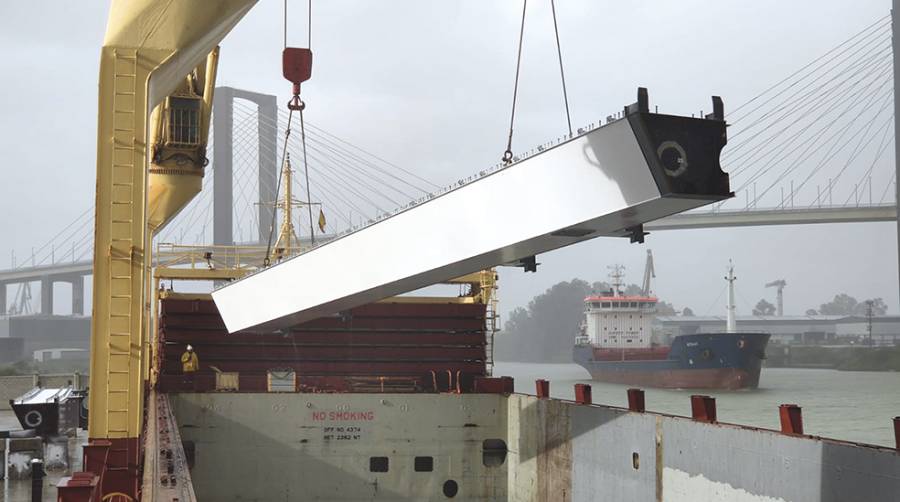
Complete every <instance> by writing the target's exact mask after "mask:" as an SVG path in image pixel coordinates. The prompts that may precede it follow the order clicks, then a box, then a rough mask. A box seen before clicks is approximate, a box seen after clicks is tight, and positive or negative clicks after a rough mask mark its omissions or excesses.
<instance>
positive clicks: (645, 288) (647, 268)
mask: <svg viewBox="0 0 900 502" xmlns="http://www.w3.org/2000/svg"><path fill="white" fill-rule="evenodd" d="M651 277H652V278H655V277H656V270H655V269H654V268H653V251H651V250H649V249H648V250H647V262H646V264H645V265H644V284H643V285H642V286H641V294H642V295H644V296H649V295H650V278H651Z"/></svg>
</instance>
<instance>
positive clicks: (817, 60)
mask: <svg viewBox="0 0 900 502" xmlns="http://www.w3.org/2000/svg"><path fill="white" fill-rule="evenodd" d="M889 17H890V15H886V16H884V17H882V18H880V19H878V20H877V21H875V22H874V23H872V24H870V25H868V26H866V27H865V28H863V29H862V30H860V31H859V32H857V33H856V34H855V35H853V36H851V37H850V38H848V39H847V40H844V41H843V42H841V43H840V44H838V45H836V46H835V47H833V48H831V49H830V50H829V51H828V52H826V53H825V54H822V55H821V56H819V57H818V58H816V59H814V60H813V61H810V62H809V63H808V64H807V65H805V66H803V67H802V68H800V69H799V70H797V71H795V72H794V73H792V74H790V75H788V76H787V77H785V78H783V79H782V80H780V81H779V82H778V83H776V84H775V85H772V86H771V87H769V88H768V89H766V90H764V91H763V92H761V93H759V94H757V95H756V96H755V97H754V98H752V99H750V100H749V101H747V102H745V103H744V104H742V105H740V106H738V107H737V108H735V109H734V110H732V111H731V113H732V114H733V113H735V112H737V111H739V110H741V109H743V108H745V107H746V106H748V105H750V104H751V103H753V102H754V101H756V100H757V99H759V98H761V97H763V96H765V95H766V94H767V93H769V92H771V91H772V90H774V89H776V88H777V87H778V86H780V85H781V84H783V83H785V82H787V81H788V80H790V79H791V78H793V77H795V76H797V75H799V74H800V73H802V72H803V71H804V70H806V69H807V68H809V67H810V66H812V65H814V64H815V63H817V62H819V61H821V60H822V59H824V58H825V57H826V56H828V55H829V54H831V53H832V52H834V51H836V50H838V49H840V48H841V47H842V46H844V45H845V44H847V43H848V42H850V41H851V40H854V39H855V38H857V37H859V36H860V35H862V34H864V33H866V32H869V31H870V30H872V29H873V28H876V27H878V28H883V27H884V26H885V25H886V24H890V23H886V20H887V19H888V18H889ZM878 25H881V26H878ZM873 31H874V30H873ZM854 45H855V44H854ZM851 47H852V46H851ZM832 59H833V58H832ZM830 61H831V60H829V61H826V63H828V62H830ZM819 68H821V66H819ZM813 71H815V69H814V70H813ZM782 92H784V91H782ZM751 113H752V112H751ZM745 116H746V114H745ZM732 123H733V121H732Z"/></svg>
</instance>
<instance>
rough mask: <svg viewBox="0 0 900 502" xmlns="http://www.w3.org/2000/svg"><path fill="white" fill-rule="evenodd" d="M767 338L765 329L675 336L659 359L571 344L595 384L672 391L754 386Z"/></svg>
mask: <svg viewBox="0 0 900 502" xmlns="http://www.w3.org/2000/svg"><path fill="white" fill-rule="evenodd" d="M768 342H769V335H768V334H766V333H709V334H697V335H683V336H679V337H676V338H675V340H674V341H673V343H672V347H671V350H670V351H669V354H668V356H667V357H666V358H665V359H653V360H642V359H640V358H639V355H636V353H635V351H630V352H628V357H627V358H626V357H624V356H623V358H622V359H621V360H613V359H612V358H611V357H610V354H609V352H608V351H606V352H604V355H605V356H606V357H603V358H597V357H596V355H597V352H596V351H595V350H594V347H592V346H589V345H580V346H576V347H575V349H574V360H575V362H576V363H578V364H579V365H581V366H582V367H584V368H585V369H586V370H587V371H588V372H589V373H590V374H591V378H592V379H594V380H597V381H600V382H608V383H616V384H625V385H636V386H642V387H658V388H675V389H728V390H737V389H755V388H757V387H759V377H760V373H761V371H762V361H763V359H765V349H766V345H767V344H768Z"/></svg>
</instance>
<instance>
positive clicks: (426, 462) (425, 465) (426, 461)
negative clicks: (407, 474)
mask: <svg viewBox="0 0 900 502" xmlns="http://www.w3.org/2000/svg"><path fill="white" fill-rule="evenodd" d="M413 467H414V468H415V470H416V472H432V471H433V470H434V457H416V458H415V460H414V461H413Z"/></svg>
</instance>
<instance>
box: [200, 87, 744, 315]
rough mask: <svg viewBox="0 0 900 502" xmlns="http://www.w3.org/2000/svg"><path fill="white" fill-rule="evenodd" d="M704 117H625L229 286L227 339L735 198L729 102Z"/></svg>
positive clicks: (635, 234) (636, 107)
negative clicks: (725, 166) (728, 159)
mask: <svg viewBox="0 0 900 502" xmlns="http://www.w3.org/2000/svg"><path fill="white" fill-rule="evenodd" d="M713 102H714V110H715V111H714V113H713V114H710V115H709V116H707V118H696V119H695V118H690V117H678V116H671V115H660V114H654V113H650V112H649V105H648V102H647V94H646V90H644V89H640V90H639V92H638V102H637V103H635V104H633V105H631V106H628V107H626V108H625V113H624V114H623V118H622V119H620V120H615V121H612V122H608V123H607V124H606V125H604V126H602V127H597V128H596V129H593V130H590V131H587V132H585V133H583V134H580V135H578V136H575V137H573V138H572V139H569V140H567V141H564V142H561V143H559V144H557V145H554V146H552V147H549V148H547V149H544V150H543V151H541V152H539V153H537V154H534V155H531V156H529V157H527V158H524V159H522V160H520V161H518V162H516V163H514V164H512V165H510V166H508V167H506V168H504V169H501V170H498V171H495V172H493V173H491V174H488V175H486V176H484V177H482V178H479V179H477V180H476V181H473V182H471V183H469V184H466V185H464V186H462V187H460V188H458V189H456V190H453V191H450V192H447V193H444V194H442V195H440V196H437V197H434V198H433V199H431V200H428V201H427V202H424V203H422V204H419V205H416V206H414V207H412V208H410V209H407V210H405V211H403V212H400V213H398V214H396V215H394V216H391V217H389V218H386V219H384V220H382V221H379V222H377V223H375V224H373V225H371V226H369V227H366V228H364V229H362V230H360V231H357V232H354V233H351V234H348V235H345V236H343V237H340V238H338V239H335V240H333V241H331V242H328V243H327V244H324V245H321V246H319V247H317V248H314V249H311V250H310V251H308V252H306V253H303V254H300V255H298V256H295V257H293V258H291V259H288V260H286V261H284V262H282V263H279V264H278V265H275V266H273V267H270V268H268V269H265V270H262V271H260V272H258V273H256V274H254V275H251V276H248V277H245V278H243V279H241V280H238V281H235V282H233V283H231V284H229V285H226V286H224V287H222V288H220V289H218V290H217V291H214V292H213V299H214V300H215V302H216V306H217V307H218V309H219V312H220V313H221V315H222V318H223V320H224V321H225V325H226V327H227V328H228V331H229V332H235V331H241V330H248V329H251V328H253V329H254V330H260V331H266V330H273V329H278V328H283V327H287V326H291V325H295V324H297V323H300V322H304V321H308V320H311V319H315V318H319V317H324V316H327V315H331V314H335V313H338V312H340V311H343V310H346V309H350V308H353V307H356V306H359V305H363V304H366V303H371V302H374V301H378V300H381V299H384V298H388V297H391V296H395V295H398V294H402V293H406V292H409V291H414V290H416V289H419V288H422V287H425V286H429V285H432V284H437V283H441V282H444V281H447V280H449V279H452V278H454V277H459V276H462V275H465V274H468V273H471V272H475V271H477V270H482V269H485V268H489V267H493V266H496V265H500V264H509V263H515V262H519V261H521V260H524V259H528V258H529V257H533V256H535V255H536V254H538V253H544V252H547V251H551V250H554V249H557V248H561V247H565V246H568V245H570V244H574V243H576V242H580V241H583V240H587V239H592V238H594V237H600V236H631V237H632V238H633V239H638V240H642V239H643V231H642V228H641V225H642V224H643V223H647V222H650V221H653V220H656V219H659V218H662V217H665V216H669V215H672V214H676V213H680V212H682V211H686V210H688V209H692V208H695V207H698V206H702V205H705V204H709V203H711V202H714V201H718V200H722V199H724V198H727V197H730V196H731V193H730V190H729V185H728V175H727V174H725V173H724V172H722V169H721V167H720V166H719V153H720V152H721V149H722V147H723V146H724V145H725V142H726V136H725V121H724V117H723V111H722V104H721V103H722V102H721V100H720V99H718V98H713Z"/></svg>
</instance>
